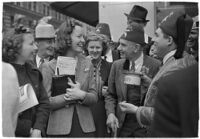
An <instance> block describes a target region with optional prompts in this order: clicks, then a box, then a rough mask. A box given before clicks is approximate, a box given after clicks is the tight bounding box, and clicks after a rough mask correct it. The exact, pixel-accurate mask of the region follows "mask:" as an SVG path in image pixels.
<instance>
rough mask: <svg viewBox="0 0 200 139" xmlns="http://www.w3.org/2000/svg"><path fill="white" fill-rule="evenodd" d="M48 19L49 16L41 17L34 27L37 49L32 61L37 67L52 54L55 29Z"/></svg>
mask: <svg viewBox="0 0 200 139" xmlns="http://www.w3.org/2000/svg"><path fill="white" fill-rule="evenodd" d="M49 19H50V17H44V18H42V19H41V20H40V21H39V23H38V25H37V26H36V28H35V40H36V43H37V47H38V51H37V54H36V57H35V59H34V62H32V63H33V64H34V65H35V66H37V68H39V69H40V67H41V64H43V63H44V62H48V61H49V60H50V59H51V57H52V56H53V54H54V45H55V30H54V27H53V26H52V25H51V24H48V23H47V22H48V20H49Z"/></svg>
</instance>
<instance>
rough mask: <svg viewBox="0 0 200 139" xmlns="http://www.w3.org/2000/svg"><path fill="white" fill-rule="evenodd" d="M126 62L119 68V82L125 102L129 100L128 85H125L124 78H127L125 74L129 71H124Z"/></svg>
mask: <svg viewBox="0 0 200 139" xmlns="http://www.w3.org/2000/svg"><path fill="white" fill-rule="evenodd" d="M124 62H125V60H124V61H123V62H122V64H121V65H120V67H119V74H120V76H119V80H120V86H121V87H120V88H121V92H122V96H123V97H124V98H123V100H126V98H127V85H126V84H125V83H124V78H125V74H126V73H127V72H128V70H124V69H123V65H124Z"/></svg>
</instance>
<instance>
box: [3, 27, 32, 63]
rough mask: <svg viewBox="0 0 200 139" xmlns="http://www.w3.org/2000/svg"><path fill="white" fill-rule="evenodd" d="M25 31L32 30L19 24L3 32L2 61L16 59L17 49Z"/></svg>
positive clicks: (19, 47) (21, 42)
mask: <svg viewBox="0 0 200 139" xmlns="http://www.w3.org/2000/svg"><path fill="white" fill-rule="evenodd" d="M26 33H32V31H31V30H30V29H29V28H25V27H24V26H22V25H20V26H19V27H15V28H11V29H9V30H8V31H6V32H5V33H4V34H3V41H2V60H3V61H4V62H8V63H10V62H14V61H15V60H16V58H17V55H19V50H20V49H21V48H22V44H23V41H24V40H23V36H24V34H26Z"/></svg>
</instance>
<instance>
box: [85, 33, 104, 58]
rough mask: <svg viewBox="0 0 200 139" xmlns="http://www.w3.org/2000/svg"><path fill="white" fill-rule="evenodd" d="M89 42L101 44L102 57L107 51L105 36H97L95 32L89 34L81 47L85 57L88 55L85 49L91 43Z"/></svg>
mask: <svg viewBox="0 0 200 139" xmlns="http://www.w3.org/2000/svg"><path fill="white" fill-rule="evenodd" d="M91 41H99V42H101V43H102V48H103V50H102V54H101V55H102V56H104V55H105V54H106V51H107V42H108V40H107V38H106V36H105V35H103V34H97V33H96V32H89V34H88V36H87V38H86V44H85V46H84V47H83V50H84V52H85V55H86V56H87V55H89V53H88V50H87V48H88V44H89V42H91Z"/></svg>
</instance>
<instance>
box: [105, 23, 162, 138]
mask: <svg viewBox="0 0 200 139" xmlns="http://www.w3.org/2000/svg"><path fill="white" fill-rule="evenodd" d="M119 42H120V45H119V47H118V50H119V51H120V55H121V58H122V59H120V60H117V61H115V62H114V63H113V65H112V68H111V72H110V76H109V81H108V95H107V96H106V98H105V107H106V111H107V115H108V118H107V125H108V127H110V128H111V129H112V131H113V132H116V130H117V128H119V130H118V136H119V137H142V136H144V135H145V129H143V128H141V127H140V126H139V124H138V123H137V120H136V115H135V114H129V113H124V112H122V111H121V109H119V106H120V104H121V102H123V101H127V102H129V103H131V104H134V105H137V106H140V105H141V104H142V100H143V97H144V95H145V92H146V88H147V86H146V84H147V83H146V82H147V81H146V80H143V79H146V77H147V76H148V77H150V78H153V77H154V75H155V74H156V73H157V71H158V70H159V65H160V63H159V61H157V60H156V59H154V58H151V57H149V56H146V55H144V54H143V45H144V44H145V43H144V31H143V29H142V28H141V27H140V26H139V25H135V26H132V28H131V29H130V28H129V30H127V31H126V32H125V33H124V34H123V35H122V36H121V37H120V39H119ZM142 71H145V74H144V75H143V74H142ZM141 78H142V79H141ZM134 79H136V80H134ZM137 79H138V80H137ZM140 81H141V82H140Z"/></svg>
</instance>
